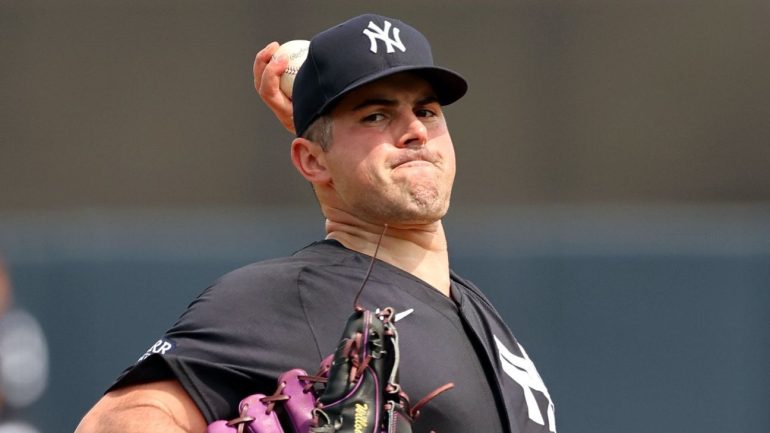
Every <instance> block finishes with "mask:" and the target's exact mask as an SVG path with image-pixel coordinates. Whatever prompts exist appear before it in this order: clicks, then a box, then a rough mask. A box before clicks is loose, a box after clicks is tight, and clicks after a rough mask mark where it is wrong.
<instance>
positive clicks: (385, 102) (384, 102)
mask: <svg viewBox="0 0 770 433" xmlns="http://www.w3.org/2000/svg"><path fill="white" fill-rule="evenodd" d="M434 102H438V97H436V96H435V95H429V96H425V97H424V98H421V99H419V100H418V101H417V105H427V104H432V103H434ZM374 105H381V106H385V107H392V106H395V105H398V101H396V100H395V99H388V98H380V97H374V98H367V99H364V100H363V101H361V102H360V103H358V104H356V105H355V106H354V107H353V108H352V110H351V111H359V110H363V109H364V108H367V107H371V106H374Z"/></svg>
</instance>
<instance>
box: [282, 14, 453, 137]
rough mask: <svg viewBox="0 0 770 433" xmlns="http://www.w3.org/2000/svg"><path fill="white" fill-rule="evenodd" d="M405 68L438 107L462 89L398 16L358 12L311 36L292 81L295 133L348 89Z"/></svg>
mask: <svg viewBox="0 0 770 433" xmlns="http://www.w3.org/2000/svg"><path fill="white" fill-rule="evenodd" d="M405 71H412V72H415V73H418V74H419V75H420V76H422V77H423V78H425V79H426V80H427V81H428V82H429V83H430V84H431V85H432V86H433V89H434V90H435V92H436V96H437V97H438V101H439V103H440V104H441V105H447V104H451V103H452V102H455V101H456V100H458V99H460V98H461V97H462V96H463V95H464V94H465V92H466V91H467V90H468V83H467V82H466V81H465V79H464V78H463V77H462V76H460V75H459V74H458V73H456V72H454V71H451V70H449V69H446V68H441V67H438V66H435V65H434V64H433V54H432V53H431V49H430V43H428V40H427V39H426V38H425V36H423V34H422V33H420V32H419V31H418V30H417V29H415V28H413V27H411V26H409V25H408V24H405V23H403V22H401V21H399V20H396V19H393V18H388V17H384V16H380V15H375V14H366V15H360V16H357V17H355V18H352V19H350V20H348V21H345V22H344V23H342V24H339V25H337V26H335V27H332V28H330V29H328V30H325V31H323V32H321V33H319V34H317V35H315V36H314V37H313V39H311V40H310V48H309V49H308V53H307V58H306V59H305V62H304V63H303V64H302V67H301V68H300V69H299V72H298V73H297V77H296V79H295V80H294V89H293V99H292V105H293V107H294V128H295V130H296V134H297V136H301V135H302V134H304V133H305V130H306V129H307V127H308V126H309V125H310V124H311V123H312V122H313V121H314V120H315V119H316V118H318V117H319V116H320V115H322V114H324V113H327V112H328V111H330V110H331V109H332V107H334V104H335V103H336V102H338V101H339V100H340V99H341V98H342V97H343V96H344V95H345V94H347V93H348V92H350V91H351V90H353V89H356V88H358V87H360V86H362V85H364V84H367V83H371V82H372V81H375V80H377V79H380V78H383V77H386V76H388V75H391V74H395V73H398V72H405Z"/></svg>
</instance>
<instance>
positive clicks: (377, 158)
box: [315, 73, 455, 228]
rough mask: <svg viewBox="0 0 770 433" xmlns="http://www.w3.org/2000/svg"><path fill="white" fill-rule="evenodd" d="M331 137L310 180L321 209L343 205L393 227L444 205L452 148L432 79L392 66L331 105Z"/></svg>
mask: <svg viewBox="0 0 770 433" xmlns="http://www.w3.org/2000/svg"><path fill="white" fill-rule="evenodd" d="M332 117H333V127H332V135H333V140H332V145H331V146H330V148H329V149H328V151H327V152H326V153H324V154H322V155H320V156H319V161H320V162H321V163H322V164H324V165H325V167H326V169H327V177H326V178H324V179H323V181H322V182H318V183H316V184H315V186H316V191H317V192H318V194H319V200H320V201H321V204H322V206H323V208H324V211H325V215H327V217H330V216H333V215H329V214H327V213H326V212H327V211H328V212H329V213H331V214H334V213H335V212H344V213H349V214H352V215H354V216H355V217H357V218H359V219H361V220H363V221H365V222H367V223H370V224H375V225H379V226H382V225H383V224H388V225H389V226H391V227H394V228H407V227H413V226H419V225H424V224H430V223H433V222H436V221H438V220H440V219H441V218H442V217H443V216H444V215H445V214H446V212H447V209H448V207H449V201H450V196H451V191H452V183H453V182H454V176H455V154H454V148H453V145H452V139H451V137H450V135H449V131H448V129H447V125H446V121H445V118H444V114H443V111H442V109H441V105H440V104H439V103H438V101H437V100H436V97H435V95H434V92H433V89H432V87H431V86H430V85H429V84H428V83H427V82H426V81H424V80H422V79H420V78H419V77H417V76H415V75H412V74H406V73H405V74H396V75H392V76H390V77H388V78H385V79H382V80H379V81H376V82H374V83H372V84H369V85H366V86H363V87H361V88H359V89H357V90H355V91H354V92H352V93H351V94H349V95H347V96H346V97H345V98H343V100H342V101H341V102H340V103H339V104H338V105H337V106H336V107H335V109H334V110H333V112H332Z"/></svg>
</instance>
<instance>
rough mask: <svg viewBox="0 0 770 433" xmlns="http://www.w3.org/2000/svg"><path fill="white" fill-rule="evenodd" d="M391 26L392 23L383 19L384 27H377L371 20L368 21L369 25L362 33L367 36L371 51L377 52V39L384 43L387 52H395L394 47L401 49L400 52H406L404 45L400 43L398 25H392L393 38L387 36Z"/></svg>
mask: <svg viewBox="0 0 770 433" xmlns="http://www.w3.org/2000/svg"><path fill="white" fill-rule="evenodd" d="M391 26H392V24H390V22H388V21H385V25H384V28H379V27H377V24H375V23H374V22H373V21H369V27H368V28H366V29H364V34H365V35H366V36H368V37H369V42H370V44H371V45H370V46H369V50H371V52H373V53H374V54H377V40H378V39H379V40H381V41H382V42H384V43H385V48H386V51H387V52H388V53H393V52H395V51H396V50H395V49H394V47H395V48H398V49H399V50H401V52H402V53H405V52H406V47H405V46H404V44H402V43H401V38H400V37H399V33H401V30H399V29H398V27H393V38H391V37H389V36H388V33H390V28H391Z"/></svg>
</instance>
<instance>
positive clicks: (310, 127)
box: [77, 15, 555, 433]
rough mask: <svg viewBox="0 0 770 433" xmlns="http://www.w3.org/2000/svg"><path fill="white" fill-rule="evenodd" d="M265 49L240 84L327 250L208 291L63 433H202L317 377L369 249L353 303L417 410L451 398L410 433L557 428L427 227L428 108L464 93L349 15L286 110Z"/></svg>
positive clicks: (397, 31) (380, 21) (443, 190)
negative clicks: (253, 99) (267, 116)
mask: <svg viewBox="0 0 770 433" xmlns="http://www.w3.org/2000/svg"><path fill="white" fill-rule="evenodd" d="M276 48H277V44H275V43H273V44H270V45H268V46H267V47H266V48H265V49H264V50H262V51H261V52H260V53H259V54H258V55H257V59H256V62H255V66H254V72H255V86H256V87H257V90H258V91H259V93H260V95H261V96H262V97H263V99H264V100H265V102H266V103H267V104H268V106H270V107H271V109H273V111H274V112H275V113H276V115H277V116H278V118H279V119H280V120H281V122H282V123H283V124H284V125H285V126H286V127H287V128H288V129H290V130H293V131H295V132H296V134H297V136H298V137H297V138H296V139H295V140H294V141H293V142H292V144H291V159H292V162H293V164H294V166H295V167H296V169H297V171H298V172H299V173H300V175H302V176H303V177H304V178H305V179H306V180H307V181H308V182H310V184H311V185H312V186H313V189H314V191H315V194H316V196H317V198H318V202H319V204H320V207H321V210H322V212H323V215H324V217H325V218H326V225H325V227H326V234H327V235H326V238H325V239H324V240H323V241H320V242H316V243H314V244H311V245H309V246H308V247H306V248H304V249H302V250H301V251H299V252H297V253H295V254H294V255H292V256H291V257H287V258H281V259H275V260H271V261H267V262H262V263H256V264H253V265H250V266H247V267H245V268H242V269H239V270H236V271H234V272H232V273H230V274H228V275H226V276H224V277H223V278H222V279H221V280H220V281H218V282H217V283H216V284H215V285H213V286H211V287H209V288H208V289H207V290H206V291H205V292H204V293H203V294H201V295H200V296H199V297H198V298H197V299H196V300H195V301H194V302H193V303H192V304H191V305H190V307H189V309H188V310H187V311H186V312H185V313H184V314H183V315H182V317H181V318H180V320H179V321H178V322H177V323H176V324H175V325H174V326H173V327H172V328H171V329H170V330H169V331H168V332H167V333H166V334H165V336H164V337H163V338H162V339H161V340H159V341H158V342H157V343H156V344H155V345H153V347H152V348H151V349H150V350H149V351H148V353H147V354H145V356H144V357H142V359H141V361H140V362H138V363H137V364H136V365H135V366H134V367H132V368H130V369H128V370H127V371H126V372H125V373H124V375H122V376H121V377H120V378H119V379H118V381H117V382H116V384H115V385H113V386H112V388H111V389H110V390H109V391H108V392H107V394H106V395H105V396H104V397H103V398H102V399H101V400H100V401H99V402H98V403H97V404H96V405H95V406H94V408H93V409H92V410H91V411H90V412H89V413H88V414H87V415H86V417H85V418H84V419H83V421H82V422H81V424H80V426H79V427H78V430H77V431H78V433H92V432H113V431H120V432H133V431H141V432H153V431H163V432H202V431H203V430H204V428H205V426H206V424H207V423H210V422H212V421H214V420H217V419H228V418H232V417H235V416H237V412H236V411H237V409H236V405H237V402H238V400H239V399H241V398H243V397H245V396H247V395H249V394H253V393H256V392H262V393H265V394H270V393H271V392H272V390H273V389H274V388H275V380H276V377H277V376H278V375H279V374H280V373H281V372H283V371H286V370H288V369H290V368H303V369H305V370H307V371H312V370H315V369H316V368H317V366H318V364H319V362H320V361H321V359H323V358H324V357H325V356H326V355H327V354H329V353H331V352H332V351H333V350H334V349H335V345H336V343H337V340H338V338H339V335H340V332H341V330H342V327H343V326H344V323H345V320H346V318H347V317H348V316H349V315H350V313H351V312H352V304H353V298H354V296H355V294H356V291H357V290H358V288H359V286H360V285H361V283H362V281H363V279H364V275H365V273H366V270H367V267H368V264H369V262H370V260H371V257H370V256H371V255H372V254H374V251H375V249H376V247H377V245H378V244H379V250H378V251H379V252H378V253H377V259H378V262H377V264H376V266H375V267H374V268H373V271H372V274H371V277H370V278H369V280H368V282H367V283H366V287H365V289H364V291H363V294H362V297H361V302H360V303H361V304H362V305H364V306H366V307H367V308H370V309H372V310H374V309H375V308H377V307H387V306H389V307H393V308H394V309H395V310H396V311H398V312H401V314H400V317H401V320H400V321H399V322H398V329H399V335H400V346H401V354H402V355H401V368H400V373H401V384H402V386H403V387H404V389H405V390H406V392H408V393H409V394H410V395H411V396H412V398H420V397H422V396H423V395H426V394H428V393H429V392H430V391H432V390H434V389H436V388H437V387H439V386H441V385H442V384H445V383H447V382H454V384H455V387H454V388H453V389H451V390H449V391H447V392H444V393H442V394H440V395H438V396H437V397H436V398H434V399H433V400H432V401H431V402H430V403H429V404H428V405H427V406H425V407H424V408H423V410H422V412H421V415H420V417H419V418H418V419H417V420H416V422H415V424H414V431H416V432H428V431H431V430H435V431H437V432H439V433H451V432H458V433H460V432H471V431H478V432H521V433H530V432H548V431H555V424H554V418H553V404H552V402H551V400H550V396H549V395H548V392H547V390H546V388H545V386H544V385H543V384H542V381H541V380H540V377H539V375H538V374H537V371H536V370H535V368H534V366H533V365H532V363H531V361H530V360H529V358H528V357H527V355H526V353H525V352H524V350H523V349H522V348H521V346H519V344H518V342H516V340H515V339H514V338H513V336H512V335H511V333H510V331H509V330H508V329H507V327H506V325H505V324H504V323H503V322H502V320H501V319H500V317H499V315H498V314H497V313H496V312H495V311H494V309H493V308H492V306H491V305H490V304H489V302H488V301H487V300H486V299H485V298H484V296H483V295H482V294H481V293H480V292H479V290H478V289H477V288H476V287H475V286H473V285H472V284H471V283H470V282H468V281H466V280H463V279H462V278H460V277H459V276H457V275H456V274H454V273H453V272H452V271H451V270H450V268H449V256H448V249H447V241H446V237H445V235H444V229H443V226H442V223H441V218H442V217H443V216H444V214H445V213H446V212H447V209H448V207H449V201H450V195H451V189H452V184H453V181H454V176H455V154H454V148H453V143H452V140H451V137H450V135H449V131H448V129H447V124H446V119H445V118H444V114H443V111H442V105H446V104H449V103H452V102H454V101H456V100H457V99H459V98H460V97H462V96H463V95H464V93H465V91H466V88H467V86H466V83H465V80H464V79H463V78H462V77H461V76H459V75H457V74H456V73H454V72H452V71H450V70H448V69H444V68H440V67H437V66H435V65H434V64H433V59H432V56H431V51H430V46H429V44H428V42H427V40H426V39H425V37H424V36H423V35H422V34H421V33H420V32H418V31H417V30H416V29H414V28H412V27H410V26H409V25H407V24H405V23H403V22H400V21H398V20H394V19H391V18H386V17H382V16H378V15H363V16H359V17H356V18H353V19H351V20H349V21H346V22H345V23H342V24H340V25H338V26H335V27H332V28H330V29H328V30H327V31H325V32H322V33H320V34H318V35H316V36H315V37H314V38H313V39H312V41H311V45H310V49H309V52H308V58H307V60H306V61H305V64H304V65H303V67H302V68H301V70H300V72H299V74H298V76H297V78H296V81H295V84H294V92H293V96H294V99H293V101H291V102H289V101H288V99H286V98H285V96H282V95H281V94H280V93H279V90H278V77H279V75H280V73H281V71H282V69H283V68H285V66H286V62H285V61H284V60H278V61H274V62H270V61H269V59H270V56H271V55H272V53H273V52H274V51H275V49H276ZM383 232H384V236H382V239H381V240H380V236H381V235H382V234H383Z"/></svg>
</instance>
